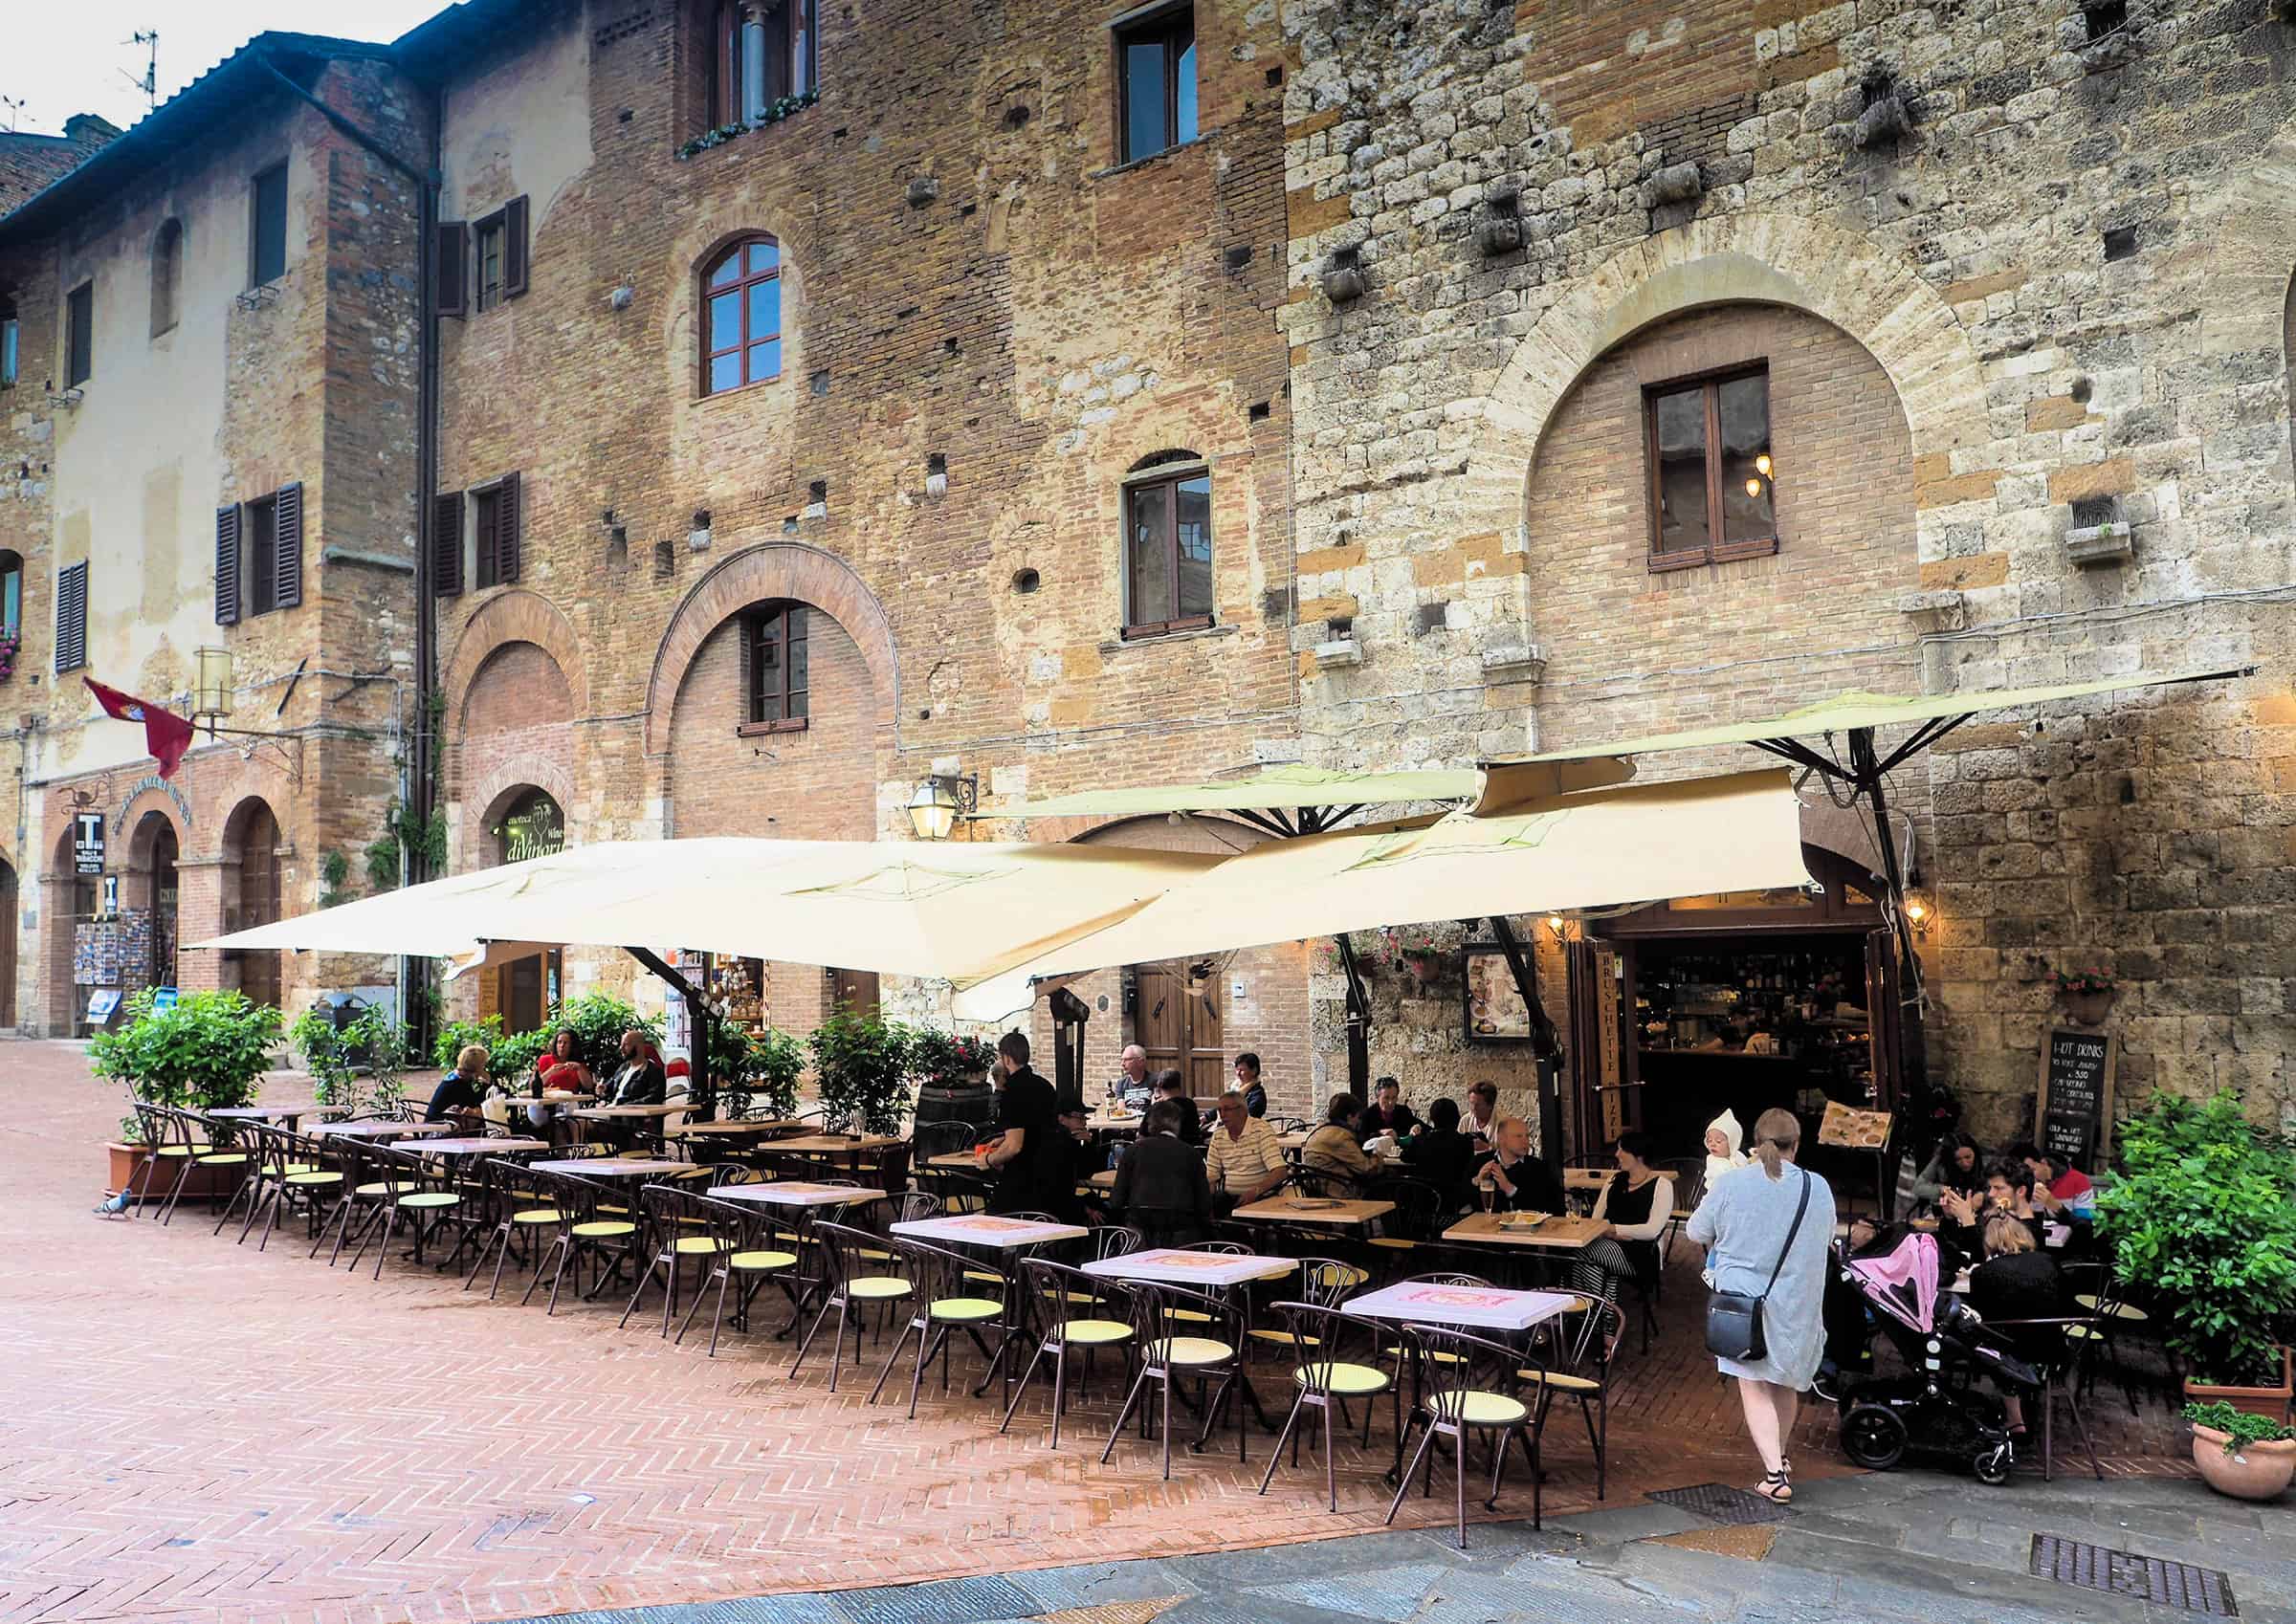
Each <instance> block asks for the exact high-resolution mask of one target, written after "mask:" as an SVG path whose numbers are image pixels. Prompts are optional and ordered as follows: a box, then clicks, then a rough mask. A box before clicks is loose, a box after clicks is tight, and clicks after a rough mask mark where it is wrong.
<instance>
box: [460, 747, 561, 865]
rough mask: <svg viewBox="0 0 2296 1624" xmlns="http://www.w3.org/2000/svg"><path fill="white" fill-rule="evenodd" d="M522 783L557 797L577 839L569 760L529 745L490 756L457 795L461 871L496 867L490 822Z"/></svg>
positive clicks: (524, 787)
mask: <svg viewBox="0 0 2296 1624" xmlns="http://www.w3.org/2000/svg"><path fill="white" fill-rule="evenodd" d="M523 789H539V790H541V792H542V793H543V794H544V795H547V796H548V797H549V798H550V799H551V800H553V801H557V802H558V809H559V810H560V811H561V812H563V814H565V819H566V844H567V845H574V844H576V841H577V835H576V823H575V805H576V802H575V799H574V776H573V774H572V773H570V772H568V771H567V770H566V767H565V764H564V763H563V762H561V761H556V760H553V759H551V758H550V757H547V756H545V755H542V754H541V752H539V751H531V750H525V751H517V752H514V753H512V754H510V755H508V756H497V757H490V758H489V759H488V760H487V763H486V766H485V768H484V769H483V770H482V771H480V772H479V773H477V774H476V775H475V776H474V777H472V778H471V779H470V780H469V781H468V782H466V783H465V784H464V786H463V791H462V794H461V795H459V796H458V797H456V800H457V801H458V802H459V805H460V809H461V810H460V816H461V821H462V826H461V827H460V828H459V829H457V830H455V840H454V852H453V858H454V868H455V871H456V872H457V873H465V874H467V873H470V872H472V871H473V870H475V869H478V868H492V867H495V864H496V858H495V856H494V854H493V853H492V852H490V851H488V849H487V846H486V827H487V824H489V823H492V822H493V821H494V817H495V814H496V813H497V811H499V810H500V809H501V806H502V803H503V801H505V800H507V799H508V798H509V797H510V796H511V795H512V794H513V793H514V792H516V791H519V790H523Z"/></svg>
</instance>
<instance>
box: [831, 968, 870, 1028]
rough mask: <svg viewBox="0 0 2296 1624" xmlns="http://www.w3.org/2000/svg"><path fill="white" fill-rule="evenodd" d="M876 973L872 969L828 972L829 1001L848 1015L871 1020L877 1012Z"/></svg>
mask: <svg viewBox="0 0 2296 1624" xmlns="http://www.w3.org/2000/svg"><path fill="white" fill-rule="evenodd" d="M877 999H878V992H877V973H876V972H875V971H874V970H832V971H830V972H829V1001H830V1003H831V1004H832V1005H834V1006H835V1007H836V1008H837V1009H839V1010H842V1011H844V1012H845V1013H846V1014H848V1015H855V1016H859V1017H860V1018H861V1019H862V1020H873V1019H874V1018H875V1016H876V1013H877Z"/></svg>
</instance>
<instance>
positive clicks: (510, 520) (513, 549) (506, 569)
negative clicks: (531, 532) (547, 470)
mask: <svg viewBox="0 0 2296 1624" xmlns="http://www.w3.org/2000/svg"><path fill="white" fill-rule="evenodd" d="M518 579H519V476H518V475H517V474H515V473H506V474H504V475H503V476H502V484H501V486H500V488H499V489H498V490H497V493H496V495H495V582H496V584H497V585H500V586H507V585H509V584H510V583H511V582H514V581H516V580H518Z"/></svg>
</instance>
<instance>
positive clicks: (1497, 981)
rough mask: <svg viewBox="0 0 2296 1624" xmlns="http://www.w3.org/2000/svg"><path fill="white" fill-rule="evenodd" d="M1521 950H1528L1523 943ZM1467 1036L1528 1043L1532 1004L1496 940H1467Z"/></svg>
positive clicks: (1485, 1040)
mask: <svg viewBox="0 0 2296 1624" xmlns="http://www.w3.org/2000/svg"><path fill="white" fill-rule="evenodd" d="M1523 951H1524V952H1525V953H1529V952H1530V951H1531V950H1530V948H1529V947H1528V946H1526V947H1525V948H1524V949H1523ZM1466 982H1467V1037H1468V1042H1473V1043H1527V1042H1530V1041H1531V1008H1530V1006H1529V1005H1528V1004H1526V1003H1524V1002H1523V994H1522V989H1520V988H1519V987H1517V986H1516V985H1515V984H1514V972H1513V970H1512V969H1511V968H1510V967H1509V965H1508V963H1507V955H1506V954H1505V953H1503V952H1501V951H1500V948H1499V945H1498V944H1497V943H1496V942H1469V943H1468V944H1467V976H1466Z"/></svg>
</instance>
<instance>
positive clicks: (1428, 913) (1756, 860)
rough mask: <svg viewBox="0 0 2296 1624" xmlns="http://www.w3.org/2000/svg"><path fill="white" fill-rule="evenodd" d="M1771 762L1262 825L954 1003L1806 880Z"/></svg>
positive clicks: (975, 1004)
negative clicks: (1071, 981) (1416, 814)
mask: <svg viewBox="0 0 2296 1624" xmlns="http://www.w3.org/2000/svg"><path fill="white" fill-rule="evenodd" d="M1789 779H1790V775H1788V774H1787V773H1786V772H1784V771H1783V770H1782V769H1777V770H1768V771H1760V772H1752V773H1740V774H1736V775H1733V776H1731V777H1727V778H1715V779H1688V780H1685V781H1682V782H1678V783H1662V784H1641V785H1632V786H1627V787H1623V788H1616V789H1607V790H1597V791H1590V792H1587V793H1584V794H1579V795H1569V796H1559V797H1553V798H1550V799H1548V800H1546V801H1541V802H1537V803H1535V804H1534V806H1533V807H1532V808H1530V809H1529V810H1526V811H1522V812H1516V813H1509V814H1503V815H1499V816H1494V817H1476V816H1473V815H1472V814H1470V813H1467V812H1464V811H1463V812H1456V813H1453V814H1451V815H1450V816H1448V817H1446V818H1442V819H1439V820H1437V821H1435V822H1434V823H1425V824H1418V823H1414V824H1409V825H1399V826H1393V827H1388V828H1383V829H1374V830H1342V831H1339V832H1336V833H1332V834H1321V835H1305V836H1301V837H1300V838H1298V839H1296V840H1286V841H1269V842H1268V843H1267V844H1265V845H1258V846H1254V847H1252V848H1251V849H1250V850H1248V851H1245V852H1240V853H1238V854H1237V855H1236V856H1233V857H1230V858H1228V859H1227V860H1226V861H1225V862H1223V863H1222V864H1221V865H1220V866H1219V867H1217V868H1214V869H1213V870H1212V871H1211V872H1209V873H1207V874H1203V875H1202V876H1199V877H1198V878H1196V879H1194V880H1191V881H1188V882H1185V883H1183V884H1181V885H1179V886H1177V887H1175V888H1174V889H1172V890H1171V891H1169V892H1168V893H1166V894H1165V895H1164V896H1162V897H1160V898H1159V899H1158V900H1157V901H1155V902H1152V903H1150V904H1149V905H1148V906H1147V907H1145V908H1143V909H1141V910H1140V911H1137V913H1134V914H1133V915H1131V916H1130V917H1129V918H1127V919H1125V920H1123V921H1121V922H1119V923H1116V924H1114V925H1111V926H1109V927H1108V928H1107V929H1105V930H1102V931H1099V932H1096V933H1093V934H1092V935H1089V936H1080V937H1076V938H1073V939H1071V940H1070V941H1068V942H1064V943H1062V944H1061V945H1060V946H1058V947H1056V948H1054V949H1052V950H1050V951H1049V952H1048V953H1046V954H1044V955H1041V956H1039V957H1038V958H1036V959H1034V960H1032V961H1031V962H1030V963H1028V964H1027V965H1024V966H1021V967H1018V968H1017V969H1016V970H1014V971H1012V972H1009V973H1007V974H1005V975H1003V976H1000V977H995V978H993V979H989V980H985V981H983V982H982V984H980V985H978V986H975V987H973V988H971V989H969V990H964V991H960V994H959V996H958V999H957V1008H958V1012H959V1014H960V1015H961V1016H964V1017H965V1018H967V1019H975V1020H991V1019H996V1018H998V1017H1001V1016H1003V1015H1005V1014H1008V1013H1010V1012H1011V1011H1012V1010H1014V1009H1016V1008H1022V1007H1026V1005H1027V1002H1028V1001H1029V999H1030V997H1031V996H1032V993H1031V990H1030V989H1031V985H1032V983H1033V982H1035V981H1040V980H1046V979H1056V978H1058V977H1063V976H1071V975H1076V974H1081V973H1083V972H1085V971H1089V970H1098V969H1105V968H1107V967H1109V966H1111V965H1118V964H1133V963H1143V962H1152V961H1155V960H1158V959H1167V958H1188V957H1196V956H1200V955H1205V954H1214V953H1226V952H1232V951H1235V950H1237V949H1241V948H1249V947H1262V946H1266V945H1267V944H1269V943H1271V942H1284V941H1293V940H1297V939H1300V938H1303V937H1308V936H1325V935H1330V936H1339V937H1344V936H1345V935H1346V933H1349V932H1351V931H1360V930H1368V929H1373V928H1376V927H1379V926H1384V925H1410V924H1426V923H1434V922H1437V921H1442V920H1449V919H1463V918H1474V917H1478V916H1484V915H1490V916H1494V917H1504V916H1505V915H1507V914H1511V913H1532V912H1541V913H1543V912H1552V911H1560V910H1564V909H1585V908H1605V907H1611V906H1615V905H1618V904H1621V903H1640V902H1652V901H1657V900H1659V899H1662V898H1666V897H1674V896H1691V895H1698V894H1702V893H1705V892H1709V891H1732V890H1767V889H1777V888H1790V887H1797V886H1806V885H1808V884H1809V883H1810V876H1809V873H1808V871H1807V870H1806V869H1805V868H1804V867H1802V861H1801V823H1800V807H1799V803H1798V802H1797V801H1796V800H1795V797H1794V791H1793V786H1792V784H1791V782H1790V781H1789Z"/></svg>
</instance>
